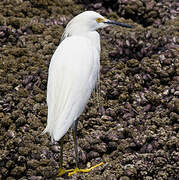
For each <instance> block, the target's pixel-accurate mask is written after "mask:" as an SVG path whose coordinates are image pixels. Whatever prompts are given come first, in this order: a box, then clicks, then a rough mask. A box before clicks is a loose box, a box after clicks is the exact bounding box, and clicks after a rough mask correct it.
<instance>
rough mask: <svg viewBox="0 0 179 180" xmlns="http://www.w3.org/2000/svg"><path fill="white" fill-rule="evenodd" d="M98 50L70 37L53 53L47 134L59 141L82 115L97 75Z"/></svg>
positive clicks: (90, 44)
mask: <svg viewBox="0 0 179 180" xmlns="http://www.w3.org/2000/svg"><path fill="white" fill-rule="evenodd" d="M99 54H100V52H99V50H97V49H96V48H95V46H93V45H92V42H91V40H90V39H89V38H86V37H83V36H79V37H77V36H72V37H68V38H66V39H65V40H63V41H62V42H61V44H60V46H59V47H58V48H57V50H56V51H55V53H54V55H53V57H52V60H51V63H50V67H49V76H48V86H47V104H48V121H47V127H46V129H45V131H46V132H49V133H50V136H51V138H52V140H55V141H58V140H59V139H61V137H62V136H63V135H64V134H65V133H66V132H67V131H68V129H69V128H70V127H71V125H72V124H73V122H74V121H75V120H76V119H77V118H78V117H79V116H80V114H81V113H82V111H83V109H84V107H85V105H86V103H87V102H88V99H89V97H90V95H91V92H92V90H93V89H94V87H95V83H96V80H97V76H98V73H99Z"/></svg>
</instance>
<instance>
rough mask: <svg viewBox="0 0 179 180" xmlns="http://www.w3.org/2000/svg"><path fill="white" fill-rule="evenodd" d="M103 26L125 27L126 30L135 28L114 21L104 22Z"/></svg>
mask: <svg viewBox="0 0 179 180" xmlns="http://www.w3.org/2000/svg"><path fill="white" fill-rule="evenodd" d="M104 23H105V24H109V25H117V26H122V27H126V28H135V26H132V25H129V24H124V23H121V22H115V21H111V20H106V21H104Z"/></svg>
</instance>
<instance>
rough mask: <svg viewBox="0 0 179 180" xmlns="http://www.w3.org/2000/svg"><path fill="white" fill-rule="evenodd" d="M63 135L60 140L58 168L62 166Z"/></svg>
mask: <svg viewBox="0 0 179 180" xmlns="http://www.w3.org/2000/svg"><path fill="white" fill-rule="evenodd" d="M63 141H64V140H63V137H62V139H61V140H60V169H62V168H63Z"/></svg>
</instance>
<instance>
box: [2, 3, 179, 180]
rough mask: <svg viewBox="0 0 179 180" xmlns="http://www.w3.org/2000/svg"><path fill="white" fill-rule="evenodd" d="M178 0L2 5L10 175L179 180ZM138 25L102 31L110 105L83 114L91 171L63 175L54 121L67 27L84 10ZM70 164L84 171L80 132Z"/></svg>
mask: <svg viewBox="0 0 179 180" xmlns="http://www.w3.org/2000/svg"><path fill="white" fill-rule="evenodd" d="M178 7H179V4H178V2H177V1H170V0H152V1H151V0H145V1H144V0H131V1H127V0H120V1H117V0H112V1H109V0H103V1H101V0H94V1H90V0H87V1H82V0H75V1H72V0H53V1H52V0H1V2H0V179H2V180H4V179H7V180H15V179H21V180H25V179H28V180H41V179H59V180H60V179H74V180H75V179H78V180H79V179H89V180H90V179H91V180H92V179H93V180H94V179H95V180H102V179H106V180H116V179H120V180H129V179H132V180H133V179H134V180H135V179H143V180H153V179H156V180H163V179H166V180H176V179H179V175H178V171H179V170H178V167H179V152H178V148H179V147H178V145H179V142H178V134H177V132H178V129H179V125H178V120H179V99H178V96H179V83H178V82H179V58H178V57H179V47H178V41H179V40H178V37H179V33H178V30H179V21H178V14H177V11H178V9H177V8H178ZM87 9H88V10H95V11H98V12H100V13H101V14H102V15H104V16H106V17H108V18H111V19H114V20H116V21H123V22H126V23H130V24H133V25H135V26H136V29H125V28H119V27H109V28H106V29H104V30H100V34H101V45H102V51H101V81H100V101H99V104H98V100H97V98H96V95H94V96H93V97H92V98H91V99H90V101H89V103H88V105H87V107H86V109H85V112H84V113H83V114H82V116H81V117H80V122H79V128H78V137H79V145H80V162H81V166H82V167H86V166H91V165H93V164H96V163H97V162H100V161H103V162H105V164H104V165H103V166H101V167H99V168H97V169H95V170H93V171H91V172H90V173H88V174H78V175H74V176H72V177H70V178H68V177H64V178H62V177H56V174H57V171H58V168H59V149H60V147H59V144H58V143H56V144H52V143H51V142H50V139H49V137H48V136H47V135H44V136H39V134H40V133H41V132H42V130H43V129H44V127H45V124H46V116H47V107H46V101H45V100H46V84H47V71H48V65H49V62H50V59H51V56H52V54H53V53H54V51H55V49H56V47H57V46H58V44H59V41H60V37H61V35H62V33H63V30H64V27H65V25H66V24H67V22H68V21H69V20H70V19H71V18H72V17H73V16H75V15H77V14H79V13H80V12H82V11H84V10H87ZM65 142H66V144H65V147H64V149H65V151H64V166H65V167H66V168H73V167H74V166H75V160H74V154H73V153H74V150H73V148H72V147H73V146H72V144H73V142H72V137H71V133H68V134H67V135H66V139H65Z"/></svg>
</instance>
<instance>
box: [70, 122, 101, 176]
mask: <svg viewBox="0 0 179 180" xmlns="http://www.w3.org/2000/svg"><path fill="white" fill-rule="evenodd" d="M77 125H78V120H76V121H75V122H74V126H73V140H74V145H75V158H76V168H75V169H74V170H73V171H71V170H70V171H71V172H69V173H68V176H71V175H73V174H75V173H78V172H86V173H87V172H90V171H91V170H92V169H94V168H96V167H98V166H101V165H103V164H104V163H103V162H101V163H99V164H97V165H95V166H92V167H91V168H88V169H79V154H78V142H77Z"/></svg>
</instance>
